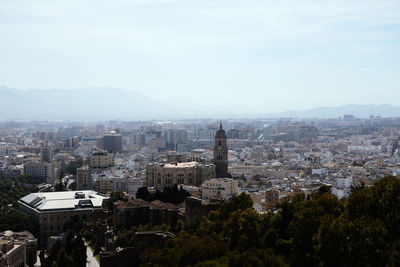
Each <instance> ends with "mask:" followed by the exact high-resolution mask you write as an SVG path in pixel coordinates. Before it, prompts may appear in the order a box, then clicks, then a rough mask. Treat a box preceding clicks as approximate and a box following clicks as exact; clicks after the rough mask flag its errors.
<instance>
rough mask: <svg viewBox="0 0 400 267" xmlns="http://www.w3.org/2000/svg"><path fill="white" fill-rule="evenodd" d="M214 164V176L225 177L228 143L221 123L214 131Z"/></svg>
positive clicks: (226, 173)
mask: <svg viewBox="0 0 400 267" xmlns="http://www.w3.org/2000/svg"><path fill="white" fill-rule="evenodd" d="M214 164H215V176H216V177H217V178H226V177H227V176H228V144H227V140H226V133H225V131H224V129H222V123H220V124H219V129H218V130H217V132H216V133H215V144H214Z"/></svg>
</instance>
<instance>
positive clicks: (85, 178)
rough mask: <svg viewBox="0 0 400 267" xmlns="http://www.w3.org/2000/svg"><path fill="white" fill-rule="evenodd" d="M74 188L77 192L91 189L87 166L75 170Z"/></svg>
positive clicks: (90, 178)
mask: <svg viewBox="0 0 400 267" xmlns="http://www.w3.org/2000/svg"><path fill="white" fill-rule="evenodd" d="M76 171H77V179H76V188H77V189H78V190H90V189H93V188H92V187H93V183H92V176H91V173H90V169H89V167H88V166H83V167H81V168H78V169H77V170H76Z"/></svg>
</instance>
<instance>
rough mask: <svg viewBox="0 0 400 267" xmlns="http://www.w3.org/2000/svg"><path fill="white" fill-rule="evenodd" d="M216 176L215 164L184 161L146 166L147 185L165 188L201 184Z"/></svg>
mask: <svg viewBox="0 0 400 267" xmlns="http://www.w3.org/2000/svg"><path fill="white" fill-rule="evenodd" d="M214 177H215V166H214V165H213V164H202V163H199V162H194V161H193V162H184V163H175V164H149V165H148V166H147V168H146V182H147V186H153V187H155V188H157V189H163V188H164V187H166V186H173V185H174V184H177V185H194V186H200V185H201V184H202V183H203V182H204V181H206V180H209V179H212V178H214Z"/></svg>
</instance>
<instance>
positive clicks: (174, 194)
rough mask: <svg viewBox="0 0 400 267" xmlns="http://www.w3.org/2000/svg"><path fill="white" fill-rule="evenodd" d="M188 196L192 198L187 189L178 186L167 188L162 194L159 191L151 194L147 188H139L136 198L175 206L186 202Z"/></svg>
mask: <svg viewBox="0 0 400 267" xmlns="http://www.w3.org/2000/svg"><path fill="white" fill-rule="evenodd" d="M188 196H190V194H189V193H188V192H187V191H186V190H185V189H183V188H182V186H181V187H180V188H179V189H178V186H177V185H176V184H175V185H174V186H172V187H170V186H167V187H165V188H164V190H163V191H162V192H160V191H159V190H157V191H156V192H155V193H154V194H151V193H150V192H149V191H148V190H147V187H141V188H139V189H138V191H137V193H136V198H140V199H143V200H146V201H149V202H150V201H153V200H160V201H163V202H168V203H172V204H175V205H176V204H180V203H182V202H183V201H185V199H186V198H187V197H188Z"/></svg>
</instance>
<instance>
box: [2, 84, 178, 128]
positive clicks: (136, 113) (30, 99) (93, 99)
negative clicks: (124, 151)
mask: <svg viewBox="0 0 400 267" xmlns="http://www.w3.org/2000/svg"><path fill="white" fill-rule="evenodd" d="M179 115H181V113H180V112H179V111H178V110H176V109H175V108H173V107H171V106H169V105H167V104H164V103H159V102H157V101H155V100H153V99H150V98H148V97H145V96H143V95H141V94H138V93H136V92H133V91H129V90H122V89H116V88H79V89H52V90H38V89H31V90H27V91H22V90H16V89H12V88H8V87H5V86H0V119H1V120H5V119H20V120H112V119H126V120H132V119H133V120H139V119H156V118H162V119H167V118H171V119H172V118H176V117H178V116H179Z"/></svg>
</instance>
